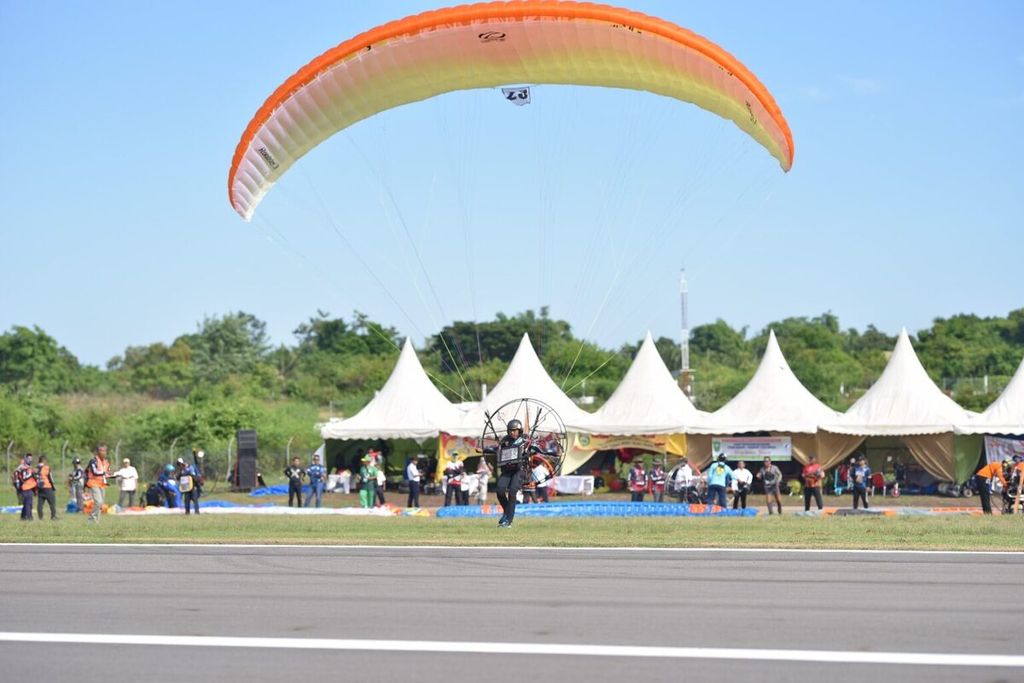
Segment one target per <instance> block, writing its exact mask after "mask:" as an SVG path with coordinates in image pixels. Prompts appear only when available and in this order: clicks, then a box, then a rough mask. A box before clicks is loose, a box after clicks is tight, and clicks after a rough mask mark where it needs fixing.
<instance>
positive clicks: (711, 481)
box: [706, 453, 732, 508]
mask: <svg viewBox="0 0 1024 683" xmlns="http://www.w3.org/2000/svg"><path fill="white" fill-rule="evenodd" d="M725 460H726V458H725V453H722V454H721V455H719V456H718V460H716V461H715V462H713V463H711V466H710V467H708V470H707V477H708V497H707V501H706V502H707V504H708V505H716V504H717V505H718V507H720V508H727V507H729V503H728V501H727V500H726V499H725V491H726V489H727V488H728V487H729V482H730V481H731V480H732V468H731V467H729V465H728V464H726V462H725Z"/></svg>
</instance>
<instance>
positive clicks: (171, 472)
mask: <svg viewBox="0 0 1024 683" xmlns="http://www.w3.org/2000/svg"><path fill="white" fill-rule="evenodd" d="M157 483H158V484H159V485H160V489H161V490H163V492H164V500H165V501H167V507H169V508H178V507H181V491H179V490H178V478H177V477H176V476H175V468H174V465H172V464H171V463H167V464H166V465H164V471H163V472H161V473H160V477H159V479H157Z"/></svg>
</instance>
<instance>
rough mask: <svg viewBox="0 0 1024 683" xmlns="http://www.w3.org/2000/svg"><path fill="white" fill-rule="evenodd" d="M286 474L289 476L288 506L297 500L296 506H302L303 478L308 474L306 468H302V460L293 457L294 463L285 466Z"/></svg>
mask: <svg viewBox="0 0 1024 683" xmlns="http://www.w3.org/2000/svg"><path fill="white" fill-rule="evenodd" d="M284 476H285V477H287V478H288V507H291V506H292V500H294V501H295V507H297V508H300V507H302V479H303V478H304V477H305V476H306V470H304V469H302V465H301V464H300V460H299V459H298V458H297V457H295V458H292V464H291V465H289V466H288V467H285V468H284Z"/></svg>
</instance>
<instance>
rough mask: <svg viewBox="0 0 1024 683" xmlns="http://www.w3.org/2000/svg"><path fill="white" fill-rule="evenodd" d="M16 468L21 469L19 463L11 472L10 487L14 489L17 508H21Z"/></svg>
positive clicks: (19, 483)
mask: <svg viewBox="0 0 1024 683" xmlns="http://www.w3.org/2000/svg"><path fill="white" fill-rule="evenodd" d="M29 455H31V453H29ZM18 467H21V464H20V463H19V464H18V466H17V467H15V468H14V469H13V470H12V471H11V486H12V487H14V495H15V496H17V498H18V507H21V504H22V501H21V482H19V481H18Z"/></svg>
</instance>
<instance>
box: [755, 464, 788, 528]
mask: <svg viewBox="0 0 1024 683" xmlns="http://www.w3.org/2000/svg"><path fill="white" fill-rule="evenodd" d="M757 478H758V479H760V480H761V481H763V482H764V499H765V502H766V503H768V514H769V515H770V514H772V500H773V499H774V500H775V505H776V507H777V508H778V509H779V514H780V515H781V514H782V494H781V488H782V470H780V469H779V468H778V466H777V465H775V464H773V463H772V459H771V458H769V457H767V456H765V459H764V464H763V465H762V466H761V471H760V472H758V473H757Z"/></svg>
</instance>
